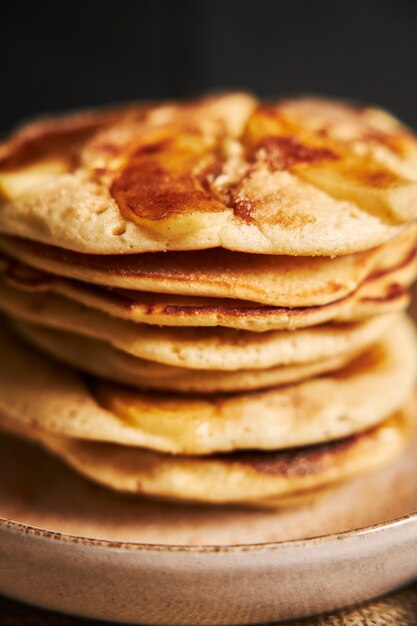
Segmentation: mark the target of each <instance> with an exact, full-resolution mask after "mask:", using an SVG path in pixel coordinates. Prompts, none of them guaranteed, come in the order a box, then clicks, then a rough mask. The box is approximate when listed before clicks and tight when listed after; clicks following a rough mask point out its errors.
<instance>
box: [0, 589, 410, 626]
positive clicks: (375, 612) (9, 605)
mask: <svg viewBox="0 0 417 626" xmlns="http://www.w3.org/2000/svg"><path fill="white" fill-rule="evenodd" d="M0 624H1V626H108V624H109V622H101V621H96V620H84V619H81V618H79V617H69V616H66V615H59V614H57V613H50V612H48V611H43V610H41V609H36V608H33V607H29V606H26V605H24V604H21V603H20V602H16V601H14V600H10V599H8V598H4V597H2V596H0ZM282 624H284V623H283V622H281V625H282ZM285 624H288V625H290V624H291V626H297V625H299V626H416V624H417V582H416V583H414V584H413V585H410V586H408V587H405V588H404V589H400V590H399V591H396V592H394V593H392V594H389V595H387V596H384V597H382V598H379V599H377V600H373V601H371V602H368V603H366V604H363V605H361V606H358V607H354V608H351V609H345V610H342V611H336V612H335V613H332V614H327V615H321V616H317V617H312V618H307V619H302V620H295V621H294V620H293V621H291V622H285Z"/></svg>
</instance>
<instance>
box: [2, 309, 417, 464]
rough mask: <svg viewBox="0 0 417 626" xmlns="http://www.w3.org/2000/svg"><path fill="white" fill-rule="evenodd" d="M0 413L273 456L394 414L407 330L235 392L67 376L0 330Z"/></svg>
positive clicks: (408, 344)
mask: <svg viewBox="0 0 417 626" xmlns="http://www.w3.org/2000/svg"><path fill="white" fill-rule="evenodd" d="M0 349H1V352H2V354H4V355H7V359H3V360H2V361H0V412H2V413H6V414H7V415H9V416H11V417H13V419H14V420H16V422H18V423H21V424H23V425H24V426H25V427H26V426H34V427H36V428H41V429H43V430H45V431H48V432H49V433H51V434H56V435H62V436H67V437H74V438H79V439H90V440H97V441H108V442H112V443H119V444H124V445H128V446H129V445H131V446H140V447H144V448H150V449H153V450H158V451H161V452H172V453H179V454H211V453H214V452H227V451H232V450H236V449H265V450H271V449H272V450H276V449H281V448H287V447H296V446H300V445H311V444H313V443H322V442H325V441H330V440H333V439H336V438H340V437H345V436H348V435H351V434H352V433H356V432H359V431H361V430H364V429H366V428H369V427H371V426H373V425H376V424H378V423H379V422H381V421H383V420H384V419H386V418H387V417H388V416H389V415H390V414H391V413H393V412H394V411H397V410H399V409H400V408H401V407H402V406H403V405H404V403H405V402H406V400H407V398H408V397H409V395H410V394H411V392H412V389H413V387H414V385H415V381H416V370H417V362H416V361H417V351H416V339H415V331H414V327H413V325H412V323H411V322H409V321H408V320H407V319H401V320H399V322H398V324H396V325H395V326H393V327H392V328H391V330H390V332H387V333H386V334H385V338H384V340H382V341H381V342H380V343H379V344H377V345H376V346H375V348H374V349H373V350H371V351H369V352H367V353H366V354H364V355H363V356H361V357H359V358H357V359H356V360H354V361H353V362H351V363H350V364H349V365H347V366H346V367H345V368H343V369H341V370H339V371H338V372H335V373H330V374H327V375H323V376H321V377H318V378H314V379H311V380H306V381H303V382H300V383H298V384H294V385H288V386H278V387H274V388H271V389H267V390H263V391H259V392H252V393H239V394H217V395H195V396H194V395H188V396H187V395H179V394H172V393H171V394H168V393H161V392H155V391H152V392H149V393H146V392H139V391H137V390H133V389H129V388H126V387H123V386H120V385H115V384H111V383H108V382H105V381H102V380H99V379H89V380H85V379H83V378H82V377H81V376H80V375H78V374H77V373H76V372H75V371H74V370H71V369H68V368H66V367H64V366H62V365H60V364H58V363H57V362H56V361H52V360H50V359H48V358H46V357H44V356H42V355H41V354H40V353H38V352H35V351H33V350H32V349H31V348H29V347H28V346H27V345H25V344H24V343H23V342H20V341H19V340H18V339H17V338H14V337H13V336H12V334H11V333H10V332H8V331H7V330H3V331H1V333H0Z"/></svg>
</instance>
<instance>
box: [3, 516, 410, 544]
mask: <svg viewBox="0 0 417 626" xmlns="http://www.w3.org/2000/svg"><path fill="white" fill-rule="evenodd" d="M413 522H417V511H413V512H412V513H408V514H406V515H402V516H400V517H396V518H393V519H392V520H388V521H385V522H378V523H377V524H372V525H370V526H364V527H362V528H357V529H353V530H346V531H342V532H339V533H330V534H326V535H318V536H314V537H306V538H305V539H288V540H286V541H273V542H264V543H262V542H261V543H248V544H224V545H222V544H218V545H216V544H212V545H205V544H201V545H194V546H191V545H185V544H184V545H182V544H178V545H176V544H158V543H139V542H137V543H136V542H133V541H132V542H126V541H116V540H108V539H94V538H93V537H84V536H82V535H72V534H69V533H61V532H59V531H53V530H47V529H45V528H40V527H38V526H31V525H29V524H25V523H24V522H17V521H14V520H9V519H7V518H4V517H1V516H0V529H3V530H6V531H7V530H11V531H14V532H16V533H19V534H22V535H25V536H28V535H29V536H33V537H38V538H41V539H45V540H48V541H58V542H59V543H73V544H78V545H82V546H87V547H91V548H104V549H108V550H114V551H121V550H129V551H144V552H180V553H216V552H223V553H225V552H231V553H233V552H251V551H256V550H268V551H272V550H279V549H281V548H282V549H283V548H286V547H289V546H293V547H294V548H296V547H298V548H304V547H307V546H312V545H320V544H323V543H328V542H332V541H336V542H338V541H346V540H348V539H350V538H354V537H368V536H369V535H374V534H376V533H380V532H383V531H386V530H393V529H396V528H399V527H404V526H408V525H409V524H411V523H413Z"/></svg>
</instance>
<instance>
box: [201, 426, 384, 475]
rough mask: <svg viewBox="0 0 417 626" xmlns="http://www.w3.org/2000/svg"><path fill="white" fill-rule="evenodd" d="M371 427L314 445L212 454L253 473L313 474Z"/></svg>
mask: <svg viewBox="0 0 417 626" xmlns="http://www.w3.org/2000/svg"><path fill="white" fill-rule="evenodd" d="M375 430H376V427H375V428H372V429H370V430H367V431H365V432H363V433H360V434H357V435H352V436H351V437H346V438H344V439H338V440H335V441H330V442H327V443H322V444H317V445H314V446H306V447H300V448H292V449H290V450H285V451H282V450H281V451H277V452H256V451H254V452H252V451H251V452H232V453H229V454H219V455H215V456H214V457H213V458H215V459H217V460H219V461H221V462H222V463H225V464H228V463H230V464H238V465H242V466H243V467H245V468H247V469H249V470H251V471H254V472H255V473H257V474H261V475H266V476H283V477H291V476H294V477H295V476H313V475H314V474H318V473H320V472H321V471H323V469H325V468H326V467H328V466H329V465H333V464H334V463H337V459H338V458H339V457H340V456H341V455H343V454H344V453H345V452H347V451H348V450H349V449H351V448H353V447H354V446H355V445H357V443H358V441H359V440H360V439H364V438H366V437H368V436H369V435H370V434H372V432H374V431H375Z"/></svg>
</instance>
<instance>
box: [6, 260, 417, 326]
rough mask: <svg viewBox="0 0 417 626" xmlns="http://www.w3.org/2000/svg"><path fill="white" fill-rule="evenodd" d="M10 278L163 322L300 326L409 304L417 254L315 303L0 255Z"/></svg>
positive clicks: (112, 311) (114, 312)
mask: <svg viewBox="0 0 417 626" xmlns="http://www.w3.org/2000/svg"><path fill="white" fill-rule="evenodd" d="M0 270H2V271H3V272H4V275H5V279H6V281H7V283H9V284H11V285H12V286H13V287H17V288H19V289H23V290H25V291H32V292H41V293H53V294H57V295H61V296H64V297H66V298H69V299H71V300H75V301H76V302H78V303H80V304H84V305H85V306H87V307H89V308H93V309H97V310H98V311H101V312H103V313H107V314H109V315H111V316H113V317H118V318H121V319H125V320H128V321H132V322H136V323H145V324H151V325H161V326H225V327H228V328H237V329H241V330H250V331H255V332H264V331H267V330H283V329H296V328H304V327H308V326H314V325H317V324H323V323H325V322H328V321H332V320H335V321H352V320H360V319H363V318H366V317H371V316H374V315H384V314H387V313H392V312H396V311H400V310H402V309H405V308H406V306H407V305H408V303H409V293H408V289H407V287H408V286H409V285H410V283H411V282H412V281H413V280H414V279H415V277H416V273H417V258H416V255H415V252H414V251H412V253H411V254H410V256H409V257H408V258H407V259H405V261H404V263H403V264H402V265H401V266H397V269H396V270H395V271H388V270H387V271H385V270H384V271H383V270H380V271H379V272H374V273H373V274H371V276H369V277H368V279H367V280H365V282H364V283H363V284H362V285H361V286H360V287H359V288H358V289H357V290H355V291H353V292H352V293H351V294H349V295H348V296H346V297H344V298H341V299H339V300H336V301H334V302H331V303H329V304H326V305H321V306H315V307H292V308H287V307H272V306H265V305H263V306H261V305H257V304H255V303H252V302H248V301H243V300H228V299H218V298H193V297H190V296H173V295H165V294H155V293H146V292H140V291H131V290H126V289H110V288H105V287H97V286H96V285H88V284H85V283H81V282H79V281H75V280H67V279H65V278H59V277H57V276H53V275H51V274H46V273H45V272H42V271H39V270H35V269H33V268H32V267H29V266H27V265H22V264H20V263H19V262H15V261H13V260H12V259H10V258H9V257H5V258H3V259H0Z"/></svg>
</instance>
